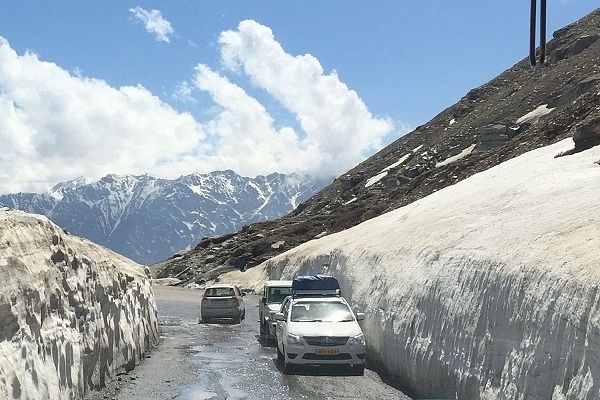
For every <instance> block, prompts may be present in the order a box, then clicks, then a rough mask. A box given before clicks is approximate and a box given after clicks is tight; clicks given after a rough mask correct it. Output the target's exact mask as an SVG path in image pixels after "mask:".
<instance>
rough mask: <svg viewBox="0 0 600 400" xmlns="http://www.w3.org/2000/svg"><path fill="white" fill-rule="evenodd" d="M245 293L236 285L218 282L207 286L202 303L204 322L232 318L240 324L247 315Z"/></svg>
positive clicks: (201, 310) (201, 309) (201, 312)
mask: <svg viewBox="0 0 600 400" xmlns="http://www.w3.org/2000/svg"><path fill="white" fill-rule="evenodd" d="M244 295H245V293H242V292H241V291H240V289H239V288H238V287H237V286H236V285H231V284H218V285H211V286H208V287H206V289H205V290H204V295H203V296H202V303H201V305H200V318H201V320H202V322H205V323H208V322H211V321H212V320H213V319H217V318H218V319H220V318H232V319H233V320H234V322H235V323H237V324H239V323H240V322H241V321H242V320H243V319H244V318H245V317H246V307H245V304H244V299H243V297H244Z"/></svg>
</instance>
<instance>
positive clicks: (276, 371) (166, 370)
mask: <svg viewBox="0 0 600 400" xmlns="http://www.w3.org/2000/svg"><path fill="white" fill-rule="evenodd" d="M155 296H156V302H157V305H158V311H159V328H160V334H161V343H160V345H159V346H157V347H156V348H155V349H153V350H152V352H151V353H150V355H149V357H148V358H146V359H145V360H144V361H143V362H142V363H141V365H139V366H137V367H136V368H135V369H134V370H133V371H131V372H129V373H127V374H122V375H120V376H118V377H117V380H115V381H114V382H111V383H110V384H109V385H108V386H107V388H106V389H105V390H103V391H102V392H97V393H93V394H90V396H88V397H86V399H89V400H100V399H115V400H134V399H137V400H139V399H147V400H153V399H178V400H201V399H202V400H204V399H206V400H208V399H211V400H212V399H214V400H221V399H281V400H284V399H307V400H317V399H318V400H323V399H409V397H407V396H405V395H404V394H403V393H402V392H400V391H398V390H396V389H394V388H393V387H391V386H389V385H386V384H385V383H384V382H382V380H381V379H380V377H379V375H377V374H376V373H375V372H373V371H371V370H369V369H366V370H365V374H364V376H352V374H351V372H350V371H346V370H345V369H343V368H340V367H333V368H331V367H330V368H317V367H307V368H302V369H298V370H296V371H295V373H294V374H293V375H284V374H283V373H282V371H281V368H282V366H281V365H279V363H278V361H277V353H276V347H275V345H274V343H271V342H265V341H263V340H262V339H261V337H260V336H259V335H258V296H254V295H247V296H245V297H244V300H245V303H246V319H245V320H243V321H242V323H241V324H233V323H229V322H227V321H221V322H219V323H214V324H212V323H211V324H202V323H199V314H200V297H201V292H200V291H197V290H186V289H180V288H173V287H164V286H156V287H155Z"/></svg>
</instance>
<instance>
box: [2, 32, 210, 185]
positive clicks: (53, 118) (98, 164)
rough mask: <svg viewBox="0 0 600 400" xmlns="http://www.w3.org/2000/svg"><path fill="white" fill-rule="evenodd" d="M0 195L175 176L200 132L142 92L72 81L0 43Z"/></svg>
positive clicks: (52, 66) (199, 142) (31, 56)
mask: <svg viewBox="0 0 600 400" xmlns="http://www.w3.org/2000/svg"><path fill="white" fill-rule="evenodd" d="M0 84H1V86H2V91H1V92H0V142H2V153H1V155H0V193H6V192H13V191H17V190H27V191H39V190H46V189H47V188H48V187H49V186H52V185H53V184H55V183H57V182H60V181H62V180H65V179H72V178H74V177H76V176H79V175H85V176H87V177H90V178H94V179H97V178H100V177H101V176H103V175H105V174H108V173H139V174H141V173H144V172H148V173H150V174H152V173H159V175H175V176H177V175H180V171H181V170H182V169H184V168H188V167H190V166H188V165H183V166H182V165H181V164H182V163H185V162H186V160H185V157H183V156H182V155H184V154H187V153H189V152H190V151H200V150H201V149H202V146H203V145H202V140H203V139H204V137H205V135H204V132H203V131H202V126H201V125H200V124H198V123H197V122H196V121H195V120H194V118H193V117H192V116H191V115H189V114H185V113H183V114H182V113H178V112H177V111H175V110H174V109H172V108H171V107H170V106H168V105H167V104H165V103H163V102H161V101H160V100H159V99H158V98H157V97H155V96H153V95H152V94H151V93H150V92H149V91H148V90H146V89H144V88H143V87H140V86H136V87H132V86H126V87H121V88H118V89H117V88H113V87H111V86H109V85H108V84H107V83H106V82H104V81H101V80H96V79H89V78H82V77H79V76H73V75H70V74H69V73H68V72H67V71H65V70H63V69H61V68H60V67H58V66H57V65H55V64H53V63H49V62H44V61H41V60H39V59H38V57H37V56H36V55H35V54H32V53H27V54H25V55H23V56H19V55H17V54H16V53H15V51H14V50H12V49H11V48H10V46H9V44H8V42H7V41H6V40H5V39H3V38H1V37H0Z"/></svg>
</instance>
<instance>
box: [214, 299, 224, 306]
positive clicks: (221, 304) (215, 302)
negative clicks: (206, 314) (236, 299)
mask: <svg viewBox="0 0 600 400" xmlns="http://www.w3.org/2000/svg"><path fill="white" fill-rule="evenodd" d="M212 305H213V306H217V307H224V306H226V305H227V300H213V301H212Z"/></svg>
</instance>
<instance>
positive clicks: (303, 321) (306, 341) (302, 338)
mask: <svg viewBox="0 0 600 400" xmlns="http://www.w3.org/2000/svg"><path fill="white" fill-rule="evenodd" d="M307 292H309V291H308V290H303V291H302V295H299V294H294V295H293V296H292V297H291V298H288V299H286V301H285V302H284V303H283V304H282V309H281V312H279V313H276V314H275V315H274V317H275V319H276V320H277V321H278V322H277V334H276V338H277V358H278V359H279V360H281V361H283V371H284V373H286V374H287V373H290V372H291V369H292V368H293V367H294V366H295V365H311V364H313V365H322V364H338V365H339V364H343V365H349V366H351V368H352V369H353V372H354V373H355V374H357V375H362V374H363V373H364V369H365V362H366V346H365V339H364V335H363V332H362V330H361V328H360V326H359V324H358V321H360V320H363V319H364V318H365V316H364V314H363V313H356V315H355V314H354V312H352V309H351V308H350V306H349V305H348V303H347V302H346V300H345V299H344V298H343V297H341V295H339V291H337V294H331V292H330V291H327V290H325V291H319V290H315V291H314V293H313V294H310V293H307Z"/></svg>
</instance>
